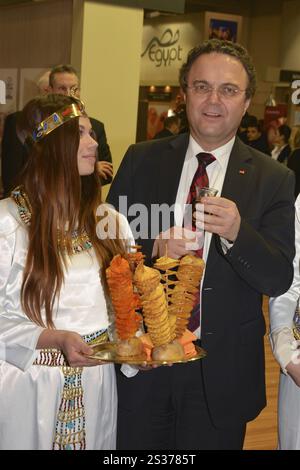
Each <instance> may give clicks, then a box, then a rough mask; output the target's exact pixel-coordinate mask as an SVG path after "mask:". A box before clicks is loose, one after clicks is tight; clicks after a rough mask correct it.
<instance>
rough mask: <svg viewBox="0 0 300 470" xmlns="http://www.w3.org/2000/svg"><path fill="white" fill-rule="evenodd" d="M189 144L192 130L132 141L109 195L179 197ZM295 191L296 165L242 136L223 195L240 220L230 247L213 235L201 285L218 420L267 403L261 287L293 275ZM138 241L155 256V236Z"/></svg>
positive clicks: (279, 285) (207, 379)
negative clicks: (277, 158) (290, 167)
mask: <svg viewBox="0 0 300 470" xmlns="http://www.w3.org/2000/svg"><path fill="white" fill-rule="evenodd" d="M187 146H188V134H182V135H179V136H177V137H173V138H169V139H164V140H161V141H157V140H152V141H148V142H144V143H139V144H136V145H133V146H131V147H130V148H129V149H128V151H127V153H126V155H125V157H124V159H123V161H122V163H121V166H120V168H119V171H118V173H117V175H116V176H115V178H114V181H113V183H112V186H111V189H110V192H109V195H108V202H110V203H111V204H113V205H114V206H115V207H117V208H118V207H119V203H118V196H119V195H127V197H128V201H127V204H128V207H130V206H131V205H132V204H134V203H142V204H145V206H147V207H148V208H149V207H150V204H151V203H152V204H161V203H167V204H169V205H172V204H173V203H174V202H175V200H176V194H177V189H178V185H179V181H180V175H181V171H182V167H183V162H184V158H185V154H186V150H187ZM293 191H294V175H293V174H292V172H291V171H289V170H288V169H287V168H286V167H285V166H283V165H280V164H278V163H277V162H275V161H272V160H271V159H269V158H266V157H265V155H264V154H261V153H260V152H258V151H256V150H254V149H252V148H250V147H248V146H246V145H245V144H243V143H242V142H241V141H240V140H239V139H236V141H235V144H234V147H233V149H232V153H231V156H230V159H229V163H228V167H227V172H226V176H225V180H224V185H223V189H222V194H221V195H222V196H223V197H225V198H228V199H231V200H232V201H234V202H235V203H236V204H237V207H238V209H239V212H240V214H241V218H242V221H241V228H240V232H239V235H238V238H237V240H236V241H235V243H234V245H233V247H232V248H231V249H230V250H229V251H228V252H227V254H226V255H224V253H223V251H222V249H221V247H220V240H219V237H218V236H216V235H214V236H213V237H212V241H211V245H210V249H209V254H208V259H207V264H206V271H205V278H204V282H203V289H202V320H201V321H202V333H201V341H202V346H203V347H204V349H205V350H206V351H207V357H206V358H205V359H203V374H204V383H205V389H206V395H207V401H208V407H209V410H210V413H211V416H212V419H213V422H214V423H215V425H216V426H217V427H223V426H224V427H230V426H232V425H234V424H236V423H241V422H245V421H249V420H252V419H254V418H255V417H256V416H257V415H258V413H259V412H260V411H261V410H262V408H263V407H264V406H265V404H266V398H265V378H264V372H265V370H264V342H263V336H264V334H265V323H264V318H263V314H262V294H266V295H269V296H277V295H280V294H282V293H283V292H285V291H286V290H287V289H288V287H289V286H290V284H291V282H292V279H293V266H292V261H293V257H294V195H293ZM123 207H124V204H123ZM123 212H125V211H124V210H123ZM131 219H132V217H131V218H130V217H129V220H131ZM148 223H149V225H150V219H149V220H148ZM169 225H170V226H172V225H174V217H171V221H170V224H169ZM161 228H162V227H161V226H160V227H159V228H158V231H160V230H161ZM164 229H166V227H164ZM137 242H138V243H139V244H142V250H143V251H144V252H145V254H146V255H147V257H148V260H149V259H150V257H151V253H152V247H153V243H154V240H153V239H142V240H137ZM182 366H183V367H186V365H182ZM187 366H188V365H187Z"/></svg>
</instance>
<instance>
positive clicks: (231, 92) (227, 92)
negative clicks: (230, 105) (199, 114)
mask: <svg viewBox="0 0 300 470" xmlns="http://www.w3.org/2000/svg"><path fill="white" fill-rule="evenodd" d="M187 88H189V89H191V90H193V92H194V93H195V95H199V96H205V95H208V94H209V93H212V92H213V91H214V90H216V92H217V94H218V96H221V97H222V98H235V97H236V96H238V95H240V94H241V93H243V92H244V91H247V90H241V89H240V88H239V87H238V86H236V85H231V84H230V83H229V84H227V83H224V84H223V85H220V86H218V87H213V86H211V85H210V84H209V83H206V82H195V83H193V85H190V86H189V85H187Z"/></svg>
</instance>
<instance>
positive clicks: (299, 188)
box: [287, 148, 300, 198]
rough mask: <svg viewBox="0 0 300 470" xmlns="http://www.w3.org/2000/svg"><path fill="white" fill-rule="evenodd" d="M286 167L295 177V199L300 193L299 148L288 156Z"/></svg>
mask: <svg viewBox="0 0 300 470" xmlns="http://www.w3.org/2000/svg"><path fill="white" fill-rule="evenodd" d="M287 167H288V168H290V170H293V172H294V173H295V176H296V185H295V198H296V197H297V196H298V194H299V193H300V148H296V149H295V150H294V151H293V152H292V153H291V155H290V156H289V159H288V162H287Z"/></svg>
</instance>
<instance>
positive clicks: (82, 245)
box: [11, 186, 92, 255]
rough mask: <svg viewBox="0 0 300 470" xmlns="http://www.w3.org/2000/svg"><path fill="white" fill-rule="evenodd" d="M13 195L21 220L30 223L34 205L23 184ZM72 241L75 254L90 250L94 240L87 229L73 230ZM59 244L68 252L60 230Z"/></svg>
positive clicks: (72, 250) (62, 249)
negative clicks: (32, 205)
mask: <svg viewBox="0 0 300 470" xmlns="http://www.w3.org/2000/svg"><path fill="white" fill-rule="evenodd" d="M11 197H12V199H13V200H14V201H15V203H16V204H17V207H18V212H19V216H20V218H21V220H22V221H23V222H24V224H25V225H29V224H30V221H31V213H32V207H31V204H30V201H29V198H28V195H27V194H26V193H25V191H24V189H23V188H22V186H18V187H17V188H15V189H14V190H13V191H12V193H11ZM71 242H72V245H71V252H72V254H73V255H75V254H77V253H81V252H82V251H85V250H90V249H91V248H92V242H91V240H90V238H89V236H88V234H87V232H86V230H85V229H83V230H74V231H73V232H72V240H71ZM57 244H58V247H59V249H60V250H61V251H62V252H67V244H66V239H65V238H64V237H63V236H61V233H60V231H58V236H57Z"/></svg>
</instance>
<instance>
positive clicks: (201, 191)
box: [195, 186, 218, 202]
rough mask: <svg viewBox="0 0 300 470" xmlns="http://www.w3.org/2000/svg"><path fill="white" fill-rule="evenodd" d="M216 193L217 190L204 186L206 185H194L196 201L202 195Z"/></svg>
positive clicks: (198, 200) (212, 195)
mask: <svg viewBox="0 0 300 470" xmlns="http://www.w3.org/2000/svg"><path fill="white" fill-rule="evenodd" d="M217 194H218V190H217V189H215V188H206V187H203V188H198V187H197V186H196V198H195V199H196V201H197V202H200V200H201V198H202V197H204V196H210V197H214V196H216V195H217Z"/></svg>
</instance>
